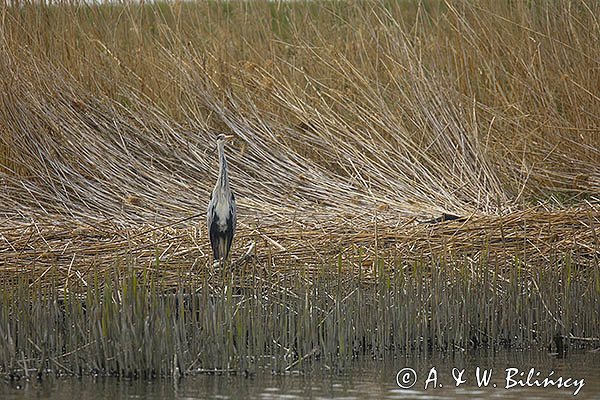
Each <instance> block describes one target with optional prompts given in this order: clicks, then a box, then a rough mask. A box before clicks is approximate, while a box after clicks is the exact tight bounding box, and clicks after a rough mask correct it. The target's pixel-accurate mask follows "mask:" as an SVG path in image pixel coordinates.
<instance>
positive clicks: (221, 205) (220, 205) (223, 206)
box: [215, 196, 230, 231]
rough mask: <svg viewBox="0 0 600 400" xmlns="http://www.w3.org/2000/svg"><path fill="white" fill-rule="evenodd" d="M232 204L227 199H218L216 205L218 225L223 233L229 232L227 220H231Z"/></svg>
mask: <svg viewBox="0 0 600 400" xmlns="http://www.w3.org/2000/svg"><path fill="white" fill-rule="evenodd" d="M229 209H230V204H229V200H228V199H227V198H223V197H220V196H219V197H217V201H216V203H215V214H216V215H217V217H218V225H219V229H220V230H221V231H225V230H227V218H229Z"/></svg>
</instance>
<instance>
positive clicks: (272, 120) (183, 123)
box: [0, 1, 600, 223]
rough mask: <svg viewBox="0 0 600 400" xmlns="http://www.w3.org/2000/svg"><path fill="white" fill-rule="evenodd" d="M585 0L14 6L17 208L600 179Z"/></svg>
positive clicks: (512, 199) (591, 22)
mask: <svg viewBox="0 0 600 400" xmlns="http://www.w3.org/2000/svg"><path fill="white" fill-rule="evenodd" d="M597 7H598V4H597V2H589V1H582V2H576V3H573V2H569V3H565V2H558V3H550V2H546V3H543V4H537V3H536V4H533V3H532V4H527V3H522V4H521V3H519V4H512V3H509V2H495V1H490V2H477V3H471V2H457V3H454V2H434V1H432V2H384V3H356V4H335V3H329V2H314V3H297V2H275V3H274V2H260V1H259V2H249V3H235V2H231V3H230V2H227V3H221V2H207V3H203V4H195V3H187V2H175V3H168V4H165V3H158V4H154V5H146V4H125V5H117V4H111V5H95V4H89V3H81V4H76V5H69V4H66V3H60V2H59V3H52V4H45V3H42V4H30V3H21V2H15V3H4V4H3V6H2V8H1V13H2V15H1V18H2V28H1V31H0V52H1V57H0V58H1V60H2V61H1V63H0V72H1V74H0V75H1V76H2V80H1V82H2V83H1V84H2V94H1V96H2V105H3V106H2V111H1V114H0V121H1V123H0V126H1V127H2V130H1V132H0V154H2V156H1V157H0V160H1V161H0V165H2V167H1V168H2V173H3V181H4V186H5V192H6V193H7V195H6V196H3V199H2V200H1V201H2V207H3V209H4V210H6V211H5V212H6V213H8V214H14V213H22V214H30V213H31V212H32V209H33V210H34V211H36V210H40V209H41V210H43V211H44V212H47V213H50V214H51V215H54V214H67V215H68V214H72V215H77V216H78V217H82V218H83V217H86V218H92V219H102V218H106V217H110V218H112V219H113V220H114V219H116V220H118V221H120V222H124V223H126V222H139V221H144V222H147V221H149V220H157V221H164V220H166V219H171V218H174V217H175V218H178V217H181V216H187V215H188V212H189V211H190V210H196V209H198V208H202V207H200V206H203V202H204V200H205V199H206V197H207V196H208V192H209V189H210V187H211V183H212V182H213V181H214V174H215V170H216V168H215V161H214V160H213V158H214V157H211V155H210V154H209V152H210V151H211V150H212V147H213V132H215V131H227V132H231V133H234V134H235V135H236V137H237V140H236V142H235V144H234V146H233V148H232V149H230V153H231V158H232V162H231V165H232V169H233V171H232V174H231V175H232V179H233V180H234V186H235V189H236V190H237V191H238V192H239V194H240V196H239V197H240V201H241V207H240V209H241V212H242V213H245V214H247V215H254V216H257V217H260V219H261V220H263V221H264V220H271V221H272V220H278V218H273V217H274V214H283V215H284V216H288V215H296V216H299V215H306V213H304V212H300V211H310V215H313V214H315V213H326V214H331V213H342V212H349V213H352V214H357V213H364V212H365V211H370V210H373V209H374V208H376V207H389V208H392V209H393V210H396V213H395V214H396V215H399V216H413V215H423V214H438V213H440V212H444V211H446V212H451V213H455V214H465V213H472V212H483V213H496V214H498V213H505V212H507V211H509V210H512V209H518V208H521V209H522V208H524V207H527V206H529V205H531V204H536V203H537V202H538V201H539V200H544V199H551V200H552V201H554V202H555V203H558V204H563V203H564V202H565V201H566V200H569V199H572V198H573V197H575V200H577V199H580V200H581V199H584V200H585V199H589V198H590V196H591V197H592V198H593V200H594V201H595V199H596V198H595V197H593V196H594V195H595V193H597V192H598V187H599V182H600V179H599V172H598V165H599V164H598V157H599V154H598V149H597V143H598V139H599V132H598V126H600V124H599V121H598V109H599V107H600V102H599V98H598V96H597V95H596V92H597V89H598V86H597V85H598V81H600V79H599V78H600V76H599V75H600V72H599V65H598V59H597V56H596V55H597V54H598V52H599V50H600V44H599V39H598V38H599V37H600V35H599V33H600V27H599V24H598V20H597V18H596V15H598V12H597V11H598V9H597Z"/></svg>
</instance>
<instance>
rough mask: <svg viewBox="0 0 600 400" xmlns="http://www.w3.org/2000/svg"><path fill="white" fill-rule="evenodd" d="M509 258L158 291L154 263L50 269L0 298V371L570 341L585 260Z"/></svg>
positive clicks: (165, 367)
mask: <svg viewBox="0 0 600 400" xmlns="http://www.w3.org/2000/svg"><path fill="white" fill-rule="evenodd" d="M519 262H520V261H515V265H514V268H512V269H511V272H510V273H509V274H508V275H507V276H506V278H507V279H501V276H500V274H498V273H497V271H496V270H494V269H493V268H487V267H482V266H481V265H475V264H473V263H470V262H468V261H464V262H450V261H449V260H445V261H444V262H439V263H435V264H429V265H424V264H420V263H414V264H412V265H410V266H408V267H406V268H397V269H395V270H392V271H385V272H386V273H385V274H379V275H378V277H377V281H376V282H375V284H374V285H365V282H364V281H362V280H360V279H358V278H356V277H354V278H353V277H348V276H344V275H342V274H337V273H336V272H337V268H336V267H335V266H331V267H330V268H324V269H323V270H322V272H321V275H320V276H319V277H318V278H313V279H307V275H306V274H305V272H303V271H302V269H298V270H297V274H295V275H286V276H283V275H282V274H278V275H280V276H279V278H278V279H273V276H269V274H265V272H264V271H260V270H258V271H254V272H251V273H247V275H246V276H244V277H243V279H240V276H239V275H231V274H229V273H226V274H221V275H215V276H212V277H205V278H196V279H190V278H189V277H183V276H182V277H180V285H179V286H178V287H177V289H175V290H174V291H167V292H165V290H164V289H165V288H164V287H161V285H162V280H161V279H160V276H159V275H157V274H156V273H152V272H147V273H145V274H142V275H138V274H137V273H135V271H134V269H132V267H134V266H129V267H127V268H128V269H127V268H126V269H125V272H123V271H121V272H118V271H120V270H119V269H116V270H115V271H113V272H112V273H106V274H102V275H99V276H95V277H94V279H93V280H92V281H90V282H89V285H88V287H87V291H86V292H85V293H81V294H77V292H75V291H72V290H70V289H71V288H70V287H69V286H66V287H63V285H62V282H61V281H60V280H59V281H54V282H55V285H56V286H54V287H52V288H49V289H48V288H46V289H44V288H43V287H41V286H40V285H36V284H34V285H31V284H30V283H29V282H28V281H27V280H21V281H20V282H19V283H18V284H17V285H16V287H15V288H14V289H13V290H11V291H5V292H4V294H3V296H2V298H1V299H0V321H1V323H0V328H1V329H2V332H1V334H2V336H3V338H5V340H2V341H0V370H2V371H4V372H6V373H10V374H13V375H16V376H21V375H27V376H34V375H36V374H38V373H40V374H43V373H45V371H47V370H51V371H54V372H55V373H58V374H75V375H82V374H90V373H91V374H101V375H117V376H123V377H129V378H135V377H140V378H152V377H157V376H168V377H172V376H175V377H178V376H180V375H186V374H194V373H199V372H201V373H206V372H213V373H215V372H217V373H223V372H244V373H253V372H255V371H256V370H258V369H262V368H267V369H270V370H272V371H273V372H276V373H280V372H285V371H290V370H298V369H300V370H303V369H306V368H308V367H309V366H310V365H311V363H312V362H313V360H314V359H315V358H316V359H321V360H324V361H325V363H326V364H328V365H336V363H343V361H344V360H347V359H349V358H352V357H355V356H357V355H367V356H372V357H377V358H380V357H394V356H397V355H400V354H405V353H406V352H412V353H414V352H417V353H423V352H425V353H427V352H431V351H442V352H455V351H459V352H462V351H465V350H468V349H473V348H481V347H485V348H517V349H532V348H533V349H544V350H546V349H551V350H552V351H555V346H554V340H553V338H554V336H555V335H557V334H558V335H564V336H565V337H566V338H567V340H569V341H572V343H571V346H574V347H577V346H579V345H580V342H577V340H576V338H577V337H586V338H587V337H593V335H598V334H599V332H598V327H599V326H600V321H599V315H598V313H597V312H589V311H590V310H598V307H599V306H600V304H599V298H598V296H597V290H598V287H597V285H598V280H599V279H600V278H599V276H598V273H597V271H593V270H592V269H587V270H583V271H577V272H575V271H574V270H573V269H572V266H570V265H568V263H569V261H568V260H562V261H558V262H557V264H556V267H557V268H553V269H552V270H550V271H548V272H546V273H543V274H542V273H541V271H540V272H539V273H538V274H534V275H532V276H530V277H529V278H530V279H523V277H524V276H523V275H527V274H530V273H532V272H531V271H527V270H525V269H523V268H522V267H521V266H520V265H519ZM381 265H383V264H381ZM565 265H566V266H567V267H568V268H567V269H565V268H564V267H565ZM496 268H497V267H496ZM567 271H568V272H567ZM276 274H277V273H276ZM565 280H566V281H568V282H569V283H568V284H567V285H565V284H564V281H565ZM101 282H102V284H100V283H101ZM240 282H244V284H243V285H242V286H240ZM275 282H277V283H275Z"/></svg>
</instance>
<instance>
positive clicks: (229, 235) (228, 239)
mask: <svg viewBox="0 0 600 400" xmlns="http://www.w3.org/2000/svg"><path fill="white" fill-rule="evenodd" d="M227 219H228V221H227V230H226V231H225V232H223V233H224V236H225V237H224V239H225V248H226V253H227V254H229V249H230V248H231V243H232V242H233V235H234V234H235V225H236V223H237V210H236V205H235V196H234V194H233V192H232V193H231V197H230V201H229V215H228V218H227Z"/></svg>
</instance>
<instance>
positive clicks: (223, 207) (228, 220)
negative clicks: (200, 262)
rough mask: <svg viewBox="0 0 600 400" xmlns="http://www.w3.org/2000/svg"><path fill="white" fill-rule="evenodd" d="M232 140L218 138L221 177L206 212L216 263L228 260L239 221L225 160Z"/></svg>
mask: <svg viewBox="0 0 600 400" xmlns="http://www.w3.org/2000/svg"><path fill="white" fill-rule="evenodd" d="M230 138H231V136H226V135H223V134H220V135H219V136H217V150H218V152H219V177H218V178H217V183H216V185H215V188H214V189H213V191H212V194H211V196H210V202H209V203H208V211H207V212H206V222H207V225H208V237H209V239H210V246H211V247H212V251H213V257H214V259H215V261H225V260H226V259H227V257H228V255H229V249H230V248H231V242H232V241H233V234H234V232H235V224H236V220H237V216H236V206H235V196H234V194H233V191H232V190H231V188H230V187H229V178H228V176H227V160H226V159H225V141H226V140H227V139H230Z"/></svg>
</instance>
